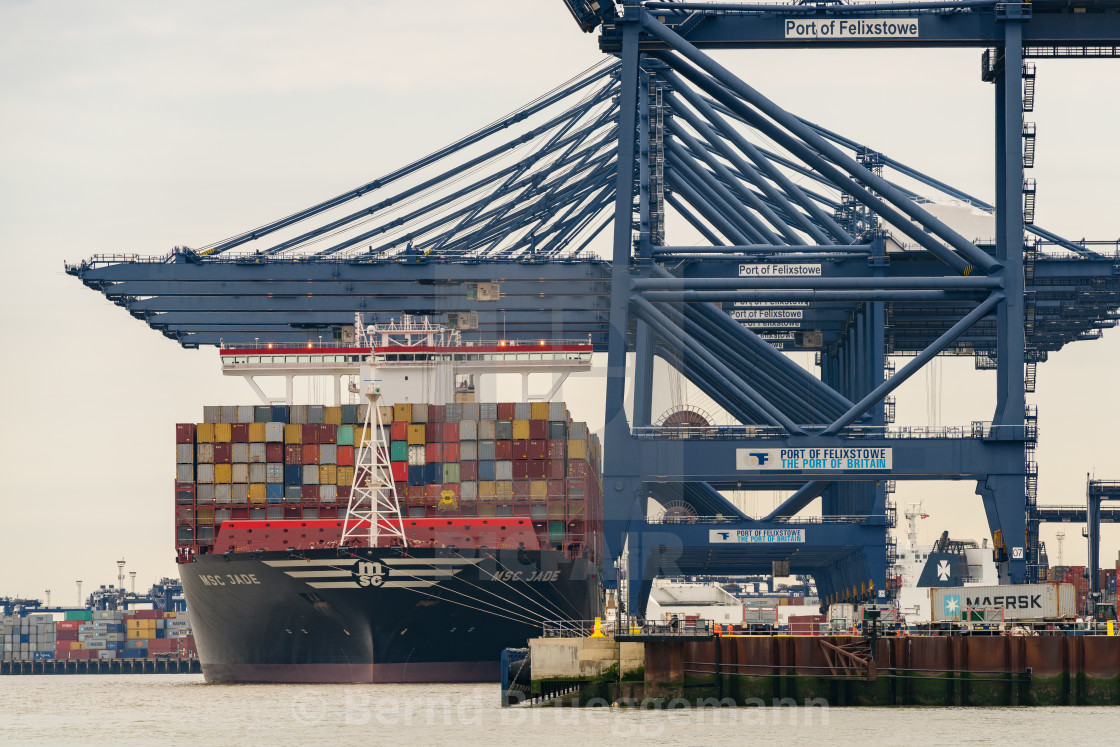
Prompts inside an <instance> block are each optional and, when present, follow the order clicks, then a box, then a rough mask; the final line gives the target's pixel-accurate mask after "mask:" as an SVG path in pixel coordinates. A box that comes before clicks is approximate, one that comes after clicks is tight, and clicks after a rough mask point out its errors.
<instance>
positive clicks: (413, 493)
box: [406, 485, 424, 506]
mask: <svg viewBox="0 0 1120 747" xmlns="http://www.w3.org/2000/svg"><path fill="white" fill-rule="evenodd" d="M406 495H407V496H408V505H410V506H423V505H424V486H423V485H409V486H408V492H407V494H406Z"/></svg>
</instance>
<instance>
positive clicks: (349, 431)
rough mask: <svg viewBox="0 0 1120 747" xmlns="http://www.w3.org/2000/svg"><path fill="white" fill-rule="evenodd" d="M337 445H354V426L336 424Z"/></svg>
mask: <svg viewBox="0 0 1120 747" xmlns="http://www.w3.org/2000/svg"><path fill="white" fill-rule="evenodd" d="M337 443H338V445H339V446H353V445H354V426H352V425H340V426H338V439H337Z"/></svg>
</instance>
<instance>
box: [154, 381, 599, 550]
mask: <svg viewBox="0 0 1120 747" xmlns="http://www.w3.org/2000/svg"><path fill="white" fill-rule="evenodd" d="M380 416H381V421H382V423H383V428H384V431H385V432H384V433H382V434H377V435H379V436H381V437H382V438H384V440H385V441H387V442H388V443H389V452H390V454H389V456H390V460H391V471H392V478H393V481H394V483H395V485H396V491H397V497H398V500H399V501H400V505H401V512H402V515H403V516H404V517H405V518H418V517H429V518H431V517H442V516H448V517H452V516H481V517H487V516H494V517H502V516H517V517H526V518H531V519H533V520H534V522H540V523H542V527H543V529H544V532H542V533H547V536H546V537H543V538H542V539H545V540H555V541H563V540H564V539H565V537H567V536H569V535H571V534H573V533H574V534H580V535H582V534H584V533H585V529H586V522H587V521H588V517H596V516H601V515H602V506H601V496H602V482H601V480H602V478H601V476H600V475H601V471H602V470H601V454H602V450H601V447H600V444H599V439H598V437H597V436H595V435H594V434H591V433H589V432H588V429H587V425H586V423H580V422H572V421H571V418H570V416H569V414H568V411H567V409H566V408H565V406H564V403H562V402H517V403H515V402H502V403H453V404H447V405H428V404H422V403H398V404H394V405H384V406H381V408H380ZM203 420H204V422H202V423H180V424H178V425H177V426H176V442H177V443H176V461H177V465H176V479H175V504H176V506H175V507H176V522H175V523H176V527H175V535H176V536H175V541H176V546H177V547H178V548H180V549H181V550H185V549H188V548H189V549H192V550H193V551H195V552H209V551H210V550H211V549H212V548H213V545H214V537H215V531H216V529H215V528H216V527H217V526H220V525H221V523H222V522H224V521H227V520H233V519H249V520H281V519H334V518H338V519H341V518H344V516H345V512H346V507H347V502H348V500H349V498H350V490H351V486H352V484H353V480H354V462H355V457H356V451H357V449H358V447H359V446H360V445H361V443H362V441H363V438H364V436H365V432H364V428H365V426H364V422H365V420H366V410H365V406H364V405H341V406H336V407H330V406H322V405H291V406H287V405H261V406H244V405H242V406H208V407H205V408H204V409H203ZM370 435H374V434H370Z"/></svg>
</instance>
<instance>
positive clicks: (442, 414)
mask: <svg viewBox="0 0 1120 747" xmlns="http://www.w3.org/2000/svg"><path fill="white" fill-rule="evenodd" d="M444 420H447V407H446V406H444V405H428V422H429V423H442V422H443V421H444Z"/></svg>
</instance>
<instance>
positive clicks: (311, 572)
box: [264, 558, 481, 589]
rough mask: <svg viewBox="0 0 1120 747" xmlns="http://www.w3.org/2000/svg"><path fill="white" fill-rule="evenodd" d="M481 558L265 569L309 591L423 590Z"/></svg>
mask: <svg viewBox="0 0 1120 747" xmlns="http://www.w3.org/2000/svg"><path fill="white" fill-rule="evenodd" d="M480 560H481V559H480V558H378V559H377V560H361V559H359V560H357V561H354V562H347V561H345V560H342V559H339V558H308V559H306V560H266V561H264V562H265V564H266V565H270V566H272V567H274V568H279V569H281V570H282V571H283V572H284V573H285V575H287V576H290V577H291V578H295V579H300V580H301V581H303V582H304V583H306V584H307V585H308V586H310V587H311V588H312V589H394V588H396V589H426V588H429V587H432V586H437V585H439V583H440V581H441V580H443V579H449V578H452V577H453V576H455V575H456V574H457V573H459V571H461V570H463V568H464V567H465V566H470V565H475V564H477V563H479V562H480Z"/></svg>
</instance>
